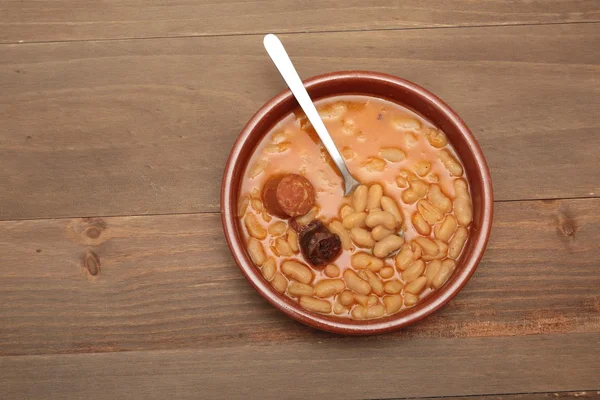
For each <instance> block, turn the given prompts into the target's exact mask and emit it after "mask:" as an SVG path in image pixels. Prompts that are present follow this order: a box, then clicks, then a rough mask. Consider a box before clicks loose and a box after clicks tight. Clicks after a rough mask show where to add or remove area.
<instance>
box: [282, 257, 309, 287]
mask: <svg viewBox="0 0 600 400" xmlns="http://www.w3.org/2000/svg"><path fill="white" fill-rule="evenodd" d="M281 272H283V273H284V274H285V275H286V276H287V277H289V278H291V279H294V280H297V281H298V282H300V283H310V282H311V281H312V279H313V275H312V271H311V270H310V268H309V267H307V266H306V265H304V264H302V263H300V262H298V261H294V260H286V261H284V262H283V263H282V264H281Z"/></svg>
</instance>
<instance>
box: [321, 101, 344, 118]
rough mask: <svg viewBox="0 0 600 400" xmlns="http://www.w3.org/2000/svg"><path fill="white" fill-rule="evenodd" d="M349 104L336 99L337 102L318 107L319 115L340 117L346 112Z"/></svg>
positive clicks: (322, 116)
mask: <svg viewBox="0 0 600 400" xmlns="http://www.w3.org/2000/svg"><path fill="white" fill-rule="evenodd" d="M347 110H348V106H347V105H346V104H345V103H342V102H340V101H336V102H335V103H330V104H327V105H325V106H323V107H320V108H319V109H318V112H319V116H320V117H321V118H323V119H331V120H335V119H340V118H341V117H342V115H344V114H345V113H346V111H347Z"/></svg>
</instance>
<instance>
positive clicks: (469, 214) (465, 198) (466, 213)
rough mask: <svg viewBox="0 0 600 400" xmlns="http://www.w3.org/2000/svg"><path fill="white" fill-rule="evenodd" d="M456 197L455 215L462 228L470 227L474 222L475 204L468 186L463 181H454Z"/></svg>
mask: <svg viewBox="0 0 600 400" xmlns="http://www.w3.org/2000/svg"><path fill="white" fill-rule="evenodd" d="M454 190H455V192H456V197H455V199H454V202H453V205H454V214H455V215H456V220H457V221H458V223H459V224H460V225H462V226H468V225H469V224H470V223H471V221H473V204H472V202H471V197H470V196H469V192H468V189H467V184H466V182H465V181H464V180H462V179H457V180H456V181H454Z"/></svg>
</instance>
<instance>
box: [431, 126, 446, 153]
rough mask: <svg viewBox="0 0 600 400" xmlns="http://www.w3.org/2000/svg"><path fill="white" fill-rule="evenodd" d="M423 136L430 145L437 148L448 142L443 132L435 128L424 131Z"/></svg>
mask: <svg viewBox="0 0 600 400" xmlns="http://www.w3.org/2000/svg"><path fill="white" fill-rule="evenodd" d="M425 137H426V138H427V141H428V142H429V144H430V145H432V146H433V147H435V148H438V149H439V148H442V147H444V146H445V145H447V144H448V139H446V135H445V134H444V132H442V131H440V130H437V129H436V128H429V129H428V130H427V132H425Z"/></svg>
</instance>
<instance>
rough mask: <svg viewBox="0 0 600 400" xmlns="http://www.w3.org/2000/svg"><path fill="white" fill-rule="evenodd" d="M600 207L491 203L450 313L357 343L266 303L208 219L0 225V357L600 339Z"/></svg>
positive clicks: (215, 220)
mask: <svg viewBox="0 0 600 400" xmlns="http://www.w3.org/2000/svg"><path fill="white" fill-rule="evenodd" d="M599 209H600V199H585V200H569V201H545V202H544V201H533V202H509V203H501V204H497V205H496V218H495V223H494V228H493V232H492V238H491V241H490V243H489V246H488V250H487V252H486V254H485V256H484V259H483V261H482V263H481V264H480V266H479V268H478V270H477V272H476V274H475V275H474V277H473V278H472V279H471V281H470V282H469V284H468V285H467V286H466V288H465V289H463V291H462V292H461V293H460V294H459V295H458V296H457V297H456V298H455V299H454V300H453V301H452V302H451V303H450V304H448V305H447V306H446V307H445V308H444V309H443V310H442V311H441V312H438V313H436V314H434V315H432V316H430V317H429V318H427V319H426V320H425V321H423V322H421V323H419V324H417V325H415V326H413V327H410V328H408V329H405V330H403V331H400V332H397V333H394V334H389V335H383V336H378V337H367V338H361V339H355V338H343V337H338V336H336V335H331V334H327V333H323V332H318V331H315V330H312V329H310V328H308V327H305V326H303V325H300V324H299V323H296V322H294V321H292V320H290V319H289V318H287V317H285V316H284V315H283V314H281V313H280V312H279V311H277V310H276V309H275V308H273V307H271V306H270V305H269V304H268V303H266V301H264V300H263V299H262V298H261V297H260V296H259V295H258V294H257V293H256V292H255V291H254V290H253V289H252V288H251V287H250V285H249V284H248V283H247V282H246V280H245V279H244V278H243V276H242V274H241V273H240V272H239V270H238V269H237V267H236V266H235V264H234V263H233V261H232V259H231V256H230V254H229V250H228V248H227V246H226V245H225V241H224V239H223V236H222V232H221V226H220V218H219V215H217V214H200V215H171V216H148V217H115V218H101V219H100V218H94V219H60V220H39V221H12V222H2V223H0V254H1V255H2V262H1V264H2V274H0V355H31V354H51V353H84V352H119V351H131V350H158V349H182V348H190V347H191V348H200V347H201V348H209V347H210V348H217V347H218V348H220V347H235V346H240V345H242V344H244V343H251V344H252V345H254V346H263V345H264V346H267V345H269V344H272V343H279V344H282V343H289V344H292V343H315V342H324V343H329V344H331V345H333V344H335V343H345V344H357V343H362V342H365V343H369V342H377V341H384V342H398V343H401V342H403V341H404V340H405V339H407V338H414V339H424V338H432V339H435V338H469V337H492V336H521V335H536V334H550V333H595V334H598V335H600V289H599V288H600V275H599V274H598V265H600V262H599V261H600V246H599V245H598V237H599V236H600V215H599V214H598V210H599ZM573 389H582V388H581V387H579V388H577V387H574V388H573Z"/></svg>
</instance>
